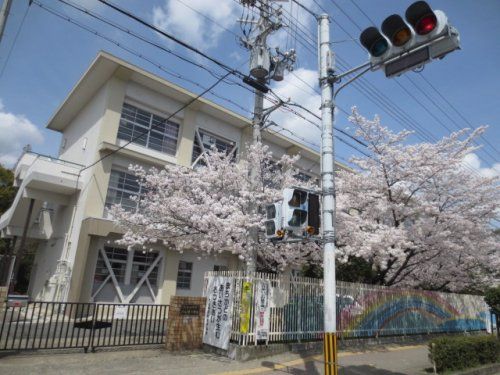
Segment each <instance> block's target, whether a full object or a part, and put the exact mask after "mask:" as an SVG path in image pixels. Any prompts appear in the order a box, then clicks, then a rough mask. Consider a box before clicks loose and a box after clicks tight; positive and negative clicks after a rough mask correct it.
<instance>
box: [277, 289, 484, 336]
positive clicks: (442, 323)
mask: <svg viewBox="0 0 500 375" xmlns="http://www.w3.org/2000/svg"><path fill="white" fill-rule="evenodd" d="M337 293H338V294H337V331H338V332H339V333H340V334H341V335H342V336H343V337H345V338H347V337H379V336H389V335H410V334H426V333H439V332H443V333H444V332H464V331H468V332H470V331H481V330H486V329H487V327H489V325H490V321H489V319H490V314H489V309H488V306H487V305H486V303H485V302H484V300H483V298H482V297H480V296H473V295H465V294H454V293H440V292H430V291H422V290H411V289H394V288H388V287H381V286H374V285H364V284H353V283H345V282H338V283H337ZM322 305H323V297H322V296H316V297H315V298H314V300H312V299H311V298H308V299H307V300H305V299H304V298H303V297H300V296H294V297H292V298H291V299H290V300H289V303H288V304H287V306H285V316H287V315H288V314H287V311H290V312H292V311H297V310H300V315H301V316H312V315H314V314H317V313H318V311H319V312H321V313H322V309H318V307H319V306H322ZM313 321H315V322H317V323H313V324H311V321H309V320H307V319H304V320H301V321H298V322H296V321H292V322H287V324H286V326H287V331H291V332H295V331H306V332H307V331H309V332H311V331H322V329H323V327H322V326H323V324H322V319H320V320H319V321H318V320H313ZM316 326H317V327H316Z"/></svg>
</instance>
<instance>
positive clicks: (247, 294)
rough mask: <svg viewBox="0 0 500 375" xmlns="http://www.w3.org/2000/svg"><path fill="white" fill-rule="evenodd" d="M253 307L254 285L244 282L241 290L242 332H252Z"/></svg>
mask: <svg viewBox="0 0 500 375" xmlns="http://www.w3.org/2000/svg"><path fill="white" fill-rule="evenodd" d="M251 306H252V283H251V282H250V281H244V282H243V287H242V289H241V309H240V332H241V333H248V332H249V330H250V308H251Z"/></svg>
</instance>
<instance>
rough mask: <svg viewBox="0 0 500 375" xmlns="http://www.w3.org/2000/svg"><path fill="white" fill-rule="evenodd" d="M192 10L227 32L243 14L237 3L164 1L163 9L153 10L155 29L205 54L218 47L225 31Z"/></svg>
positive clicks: (186, 0)
mask: <svg viewBox="0 0 500 375" xmlns="http://www.w3.org/2000/svg"><path fill="white" fill-rule="evenodd" d="M186 4H187V5H188V6H186ZM189 7H191V8H193V9H195V10H196V11H198V12H200V13H201V14H203V15H205V16H206V17H208V18H210V19H211V20H213V21H215V22H216V23H217V24H219V25H220V26H223V27H225V28H227V29H230V28H231V27H233V26H234V25H235V24H236V19H237V18H238V16H239V13H240V10H241V7H240V6H239V5H238V3H237V2H235V1H234V0H165V4H164V5H163V6H155V7H154V8H153V23H154V25H155V26H156V27H158V28H160V29H163V30H166V31H169V32H172V33H174V34H175V35H177V36H179V37H180V38H181V39H182V40H183V41H185V42H187V43H190V44H193V45H195V46H196V47H197V48H200V49H203V50H207V49H209V48H211V47H214V46H216V45H217V43H218V41H219V38H220V36H221V35H222V33H224V32H226V31H225V30H224V29H223V28H221V27H220V26H218V25H217V24H216V23H214V22H212V21H211V20H210V19H207V18H205V17H203V16H202V15H201V14H199V13H196V12H195V11H193V9H190V8H189Z"/></svg>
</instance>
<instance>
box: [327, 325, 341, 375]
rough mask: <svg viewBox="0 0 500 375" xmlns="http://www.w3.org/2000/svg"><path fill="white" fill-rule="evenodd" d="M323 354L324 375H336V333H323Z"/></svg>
mask: <svg viewBox="0 0 500 375" xmlns="http://www.w3.org/2000/svg"><path fill="white" fill-rule="evenodd" d="M323 354H324V357H325V375H338V363H337V334H336V333H332V332H325V337H324V341H323Z"/></svg>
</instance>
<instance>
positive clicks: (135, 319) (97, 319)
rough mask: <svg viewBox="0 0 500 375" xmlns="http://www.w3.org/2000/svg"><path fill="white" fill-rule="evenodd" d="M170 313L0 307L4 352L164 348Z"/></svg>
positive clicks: (147, 308) (48, 305)
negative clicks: (131, 346)
mask: <svg viewBox="0 0 500 375" xmlns="http://www.w3.org/2000/svg"><path fill="white" fill-rule="evenodd" d="M167 313H168V305H146V304H127V305H120V304H103V303H72V302H28V304H27V305H26V306H14V307H7V306H6V305H3V306H1V305H0V351H1V350H34V349H68V348H82V349H84V350H85V352H87V351H88V350H89V349H90V350H92V351H93V350H94V349H95V348H98V347H111V346H128V345H151V344H163V343H164V342H165V329H166V320H167Z"/></svg>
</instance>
